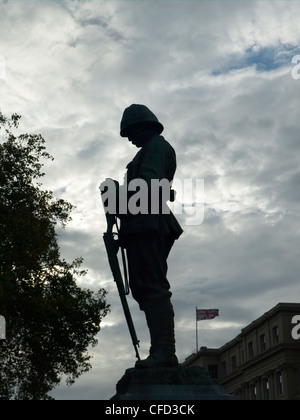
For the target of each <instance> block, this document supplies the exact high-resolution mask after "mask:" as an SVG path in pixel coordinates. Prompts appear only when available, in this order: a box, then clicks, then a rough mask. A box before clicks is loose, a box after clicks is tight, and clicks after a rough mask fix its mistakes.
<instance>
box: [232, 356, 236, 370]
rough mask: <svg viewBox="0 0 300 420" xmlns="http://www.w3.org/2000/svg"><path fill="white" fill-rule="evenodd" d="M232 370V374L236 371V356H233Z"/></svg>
mask: <svg viewBox="0 0 300 420" xmlns="http://www.w3.org/2000/svg"><path fill="white" fill-rule="evenodd" d="M231 370H232V372H234V371H236V356H232V358H231Z"/></svg>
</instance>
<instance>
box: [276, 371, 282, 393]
mask: <svg viewBox="0 0 300 420" xmlns="http://www.w3.org/2000/svg"><path fill="white" fill-rule="evenodd" d="M276 388H277V394H278V395H283V380H282V373H281V371H278V372H276Z"/></svg>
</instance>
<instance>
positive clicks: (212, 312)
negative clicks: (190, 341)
mask: <svg viewBox="0 0 300 420" xmlns="http://www.w3.org/2000/svg"><path fill="white" fill-rule="evenodd" d="M216 316H219V309H198V308H196V320H197V321H203V320H204V319H213V318H215V317H216Z"/></svg>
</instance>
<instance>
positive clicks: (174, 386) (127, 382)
mask: <svg viewBox="0 0 300 420" xmlns="http://www.w3.org/2000/svg"><path fill="white" fill-rule="evenodd" d="M116 388H117V393H116V395H114V396H113V397H112V398H111V400H165V401H166V400H236V399H237V398H236V397H235V396H233V395H231V394H227V393H226V392H225V391H224V390H223V388H222V387H219V386H216V385H213V383H212V380H211V378H210V376H209V373H208V372H207V370H206V369H204V368H202V367H200V366H190V367H184V366H178V367H171V368H151V369H135V368H130V369H127V370H126V372H125V374H124V376H123V377H122V378H121V379H120V381H119V382H118V383H117V386H116Z"/></svg>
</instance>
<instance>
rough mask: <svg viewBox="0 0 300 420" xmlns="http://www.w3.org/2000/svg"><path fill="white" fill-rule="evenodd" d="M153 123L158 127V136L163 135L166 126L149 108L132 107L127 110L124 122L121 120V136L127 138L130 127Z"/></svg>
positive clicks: (124, 114)
mask: <svg viewBox="0 0 300 420" xmlns="http://www.w3.org/2000/svg"><path fill="white" fill-rule="evenodd" d="M142 122H147V123H152V124H153V125H155V126H156V128H157V131H158V134H160V133H162V132H163V130H164V126H163V125H162V124H161V123H160V122H159V121H158V119H157V117H156V116H155V115H154V114H153V112H151V111H150V109H149V108H147V107H146V106H145V105H137V104H133V105H130V106H129V107H128V108H126V109H125V111H124V113H123V116H122V120H121V131H120V134H121V136H122V137H127V129H128V127H130V126H132V125H135V124H138V123H142Z"/></svg>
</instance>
